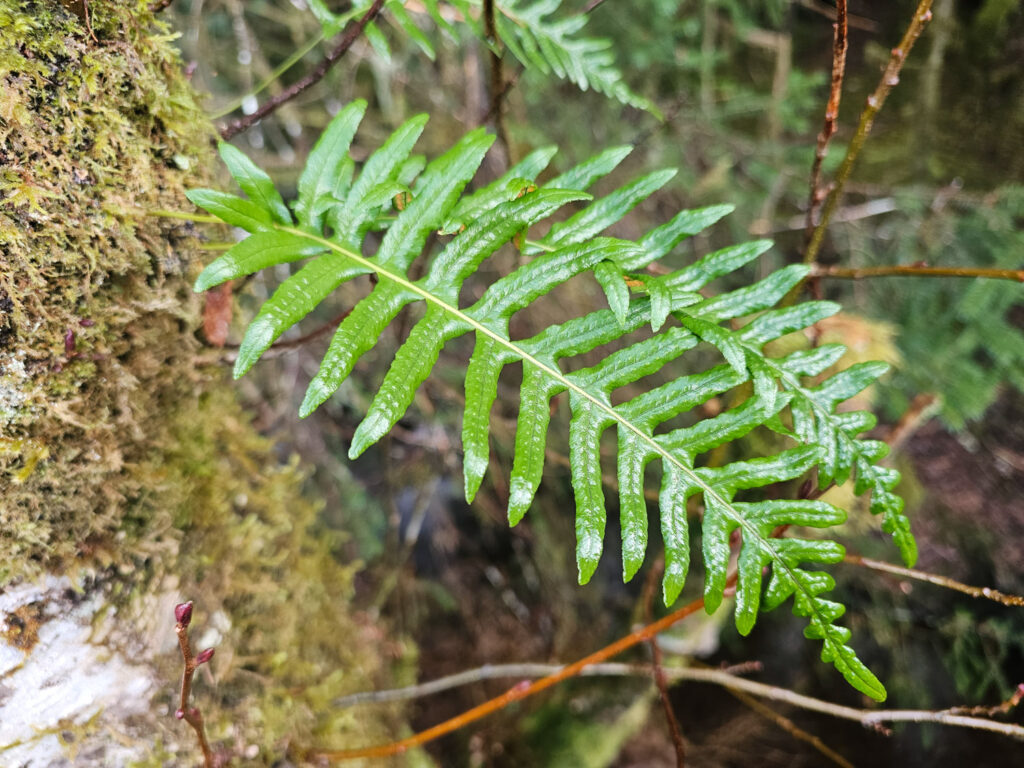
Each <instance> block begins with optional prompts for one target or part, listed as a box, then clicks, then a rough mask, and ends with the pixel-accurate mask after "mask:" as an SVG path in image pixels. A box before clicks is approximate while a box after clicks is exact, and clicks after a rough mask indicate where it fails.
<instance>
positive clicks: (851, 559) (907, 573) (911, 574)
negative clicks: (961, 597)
mask: <svg viewBox="0 0 1024 768" xmlns="http://www.w3.org/2000/svg"><path fill="white" fill-rule="evenodd" d="M843 562H844V563H850V564H852V565H860V566H863V567H865V568H870V569H871V570H873V571H882V572H883V573H891V574H893V575H894V576H904V577H906V578H908V579H915V580H917V581H926V582H928V583H929V584H935V585H936V586H939V587H945V588H946V589H952V590H954V591H956V592H963V593H964V594H965V595H970V596H971V597H984V598H986V599H988V600H992V601H993V602H996V603H1002V604H1003V605H1009V606H1012V607H1015V608H1022V607H1024V597H1021V596H1020V595H1008V594H1006V593H1005V592H1000V591H999V590H997V589H991V588H990V587H972V586H971V585H970V584H964V583H962V582H959V581H956V580H955V579H950V578H947V577H945V576H939V575H938V574H936V573H928V572H927V571H918V570H915V569H914V568H904V567H903V566H900V565H892V564H890V563H886V562H883V561H881V560H872V559H871V558H868V557H860V556H859V555H847V556H846V557H844V558H843Z"/></svg>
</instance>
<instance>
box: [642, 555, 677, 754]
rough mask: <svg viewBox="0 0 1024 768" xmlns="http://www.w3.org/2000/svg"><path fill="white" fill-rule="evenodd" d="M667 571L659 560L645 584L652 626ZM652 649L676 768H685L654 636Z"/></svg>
mask: <svg viewBox="0 0 1024 768" xmlns="http://www.w3.org/2000/svg"><path fill="white" fill-rule="evenodd" d="M664 570H665V561H664V560H663V559H662V558H658V561H657V562H656V563H655V564H654V566H653V567H652V568H651V570H650V571H649V572H648V574H647V580H646V581H645V582H644V590H643V597H642V600H643V604H644V620H645V621H646V622H647V623H648V624H650V623H651V622H653V621H654V596H655V594H656V587H657V586H658V576H660V575H661V573H662V572H663V571H664ZM647 645H648V647H650V649H651V662H652V664H651V667H652V670H651V671H652V672H653V677H654V685H655V686H656V687H657V689H658V698H659V699H660V700H661V708H662V710H663V711H664V713H665V721H666V722H667V723H668V730H669V733H670V734H671V736H672V747H673V748H674V749H675V751H676V766H677V768H684V766H685V765H686V743H685V742H684V741H683V732H682V729H681V728H680V727H679V720H678V719H677V718H676V713H675V712H674V711H673V709H672V700H671V698H669V695H668V678H666V677H665V669H664V667H663V666H662V656H661V646H660V645H658V637H657V636H656V635H655V636H652V637H651V638H650V639H649V640H648V641H647Z"/></svg>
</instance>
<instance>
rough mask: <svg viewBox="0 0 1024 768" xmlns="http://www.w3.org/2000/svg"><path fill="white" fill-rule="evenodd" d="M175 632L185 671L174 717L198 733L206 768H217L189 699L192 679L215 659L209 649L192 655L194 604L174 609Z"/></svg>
mask: <svg viewBox="0 0 1024 768" xmlns="http://www.w3.org/2000/svg"><path fill="white" fill-rule="evenodd" d="M174 618H175V624H174V632H175V634H177V635H178V645H179V646H180V647H181V658H182V660H183V662H184V665H185V666H184V670H183V671H182V674H181V695H180V699H179V705H178V709H177V711H175V713H174V716H175V717H176V718H178V719H179V720H184V721H185V722H186V723H188V724H189V725H190V726H191V727H192V730H193V731H195V733H196V739H197V740H198V741H199V749H200V750H202V753H203V766H204V768H215V766H216V765H217V763H216V760H215V759H214V754H213V750H212V749H210V742H209V741H207V739H206V727H205V726H204V725H203V714H202V712H200V711H199V708H198V707H190V706H189V704H188V699H189V696H190V694H191V693H192V677H193V676H194V675H195V672H196V669H197V668H198V667H199V665H200V664H205V663H207V662H208V661H209V660H210V659H212V658H213V649H212V648H207V649H206V650H205V651H201V652H200V653H199V654H193V653H192V644H191V643H190V642H189V639H188V625H189V624H190V623H191V621H192V602H191V601H189V602H187V603H181V604H180V605H177V606H175V608H174Z"/></svg>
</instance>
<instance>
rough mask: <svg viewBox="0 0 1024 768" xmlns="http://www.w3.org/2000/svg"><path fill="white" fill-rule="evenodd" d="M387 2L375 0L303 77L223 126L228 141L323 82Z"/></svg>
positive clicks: (223, 133)
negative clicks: (325, 76)
mask: <svg viewBox="0 0 1024 768" xmlns="http://www.w3.org/2000/svg"><path fill="white" fill-rule="evenodd" d="M383 6H384V0H373V4H372V5H371V6H370V7H369V8H368V9H367V11H366V13H364V14H363V15H362V17H361V18H360V19H359V20H358V21H356V22H354V23H352V24H350V25H349V26H348V28H347V29H346V30H345V34H344V36H343V37H342V38H341V41H340V42H339V43H338V45H336V46H335V47H334V48H333V49H332V50H331V51H330V52H329V53H328V54H327V55H326V56H325V57H324V58H323V60H322V61H321V62H320V63H319V64H317V65H316V67H314V68H313V71H312V72H310V73H309V74H308V75H306V76H305V77H303V78H302V79H301V80H298V81H296V82H294V83H292V84H291V85H290V86H288V87H287V88H285V89H284V90H283V91H281V93H279V94H277V96H274V97H273V98H272V99H270V100H269V101H267V102H266V103H265V104H264V105H263V106H262V107H260V108H259V109H257V110H256V111H255V112H253V113H252V114H251V115H246V116H245V117H240V118H239V119H237V120H235V121H234V122H232V123H229V124H228V125H226V126H225V127H223V128H222V129H221V131H220V135H221V138H223V139H224V140H225V141H227V140H228V139H230V138H231V137H233V136H235V135H236V134H238V133H241V132H242V131H244V130H246V129H247V128H249V127H250V126H252V125H253V124H254V123H256V122H258V121H260V120H262V119H263V118H264V117H266V116H267V115H269V114H270V113H271V112H273V111H274V110H276V109H277V108H278V107H280V106H281V105H282V104H284V103H285V102H287V101H290V100H291V99H294V98H295V97H296V96H298V95H299V94H300V93H302V92H303V91H305V90H306V89H307V88H310V87H311V86H313V85H316V84H317V83H318V82H320V81H321V80H322V79H323V77H324V75H326V74H327V72H328V71H329V70H330V69H331V67H333V66H334V65H335V64H336V63H337V62H338V60H339V59H341V57H342V56H344V55H345V54H346V53H347V52H348V49H349V48H351V47H352V44H353V43H354V42H355V41H356V40H358V39H359V36H360V35H361V34H363V30H364V29H366V25H367V24H369V23H370V22H371V21H373V20H374V19H375V18H376V17H377V15H378V14H379V13H380V11H381V8H382V7H383Z"/></svg>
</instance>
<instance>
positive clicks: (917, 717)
mask: <svg viewBox="0 0 1024 768" xmlns="http://www.w3.org/2000/svg"><path fill="white" fill-rule="evenodd" d="M691 605H692V604H691ZM687 608H690V606H687ZM666 618H667V617H666ZM662 621H665V620H664V619H662ZM659 623H660V622H659ZM664 628H665V627H662V629H664ZM645 629H646V628H645ZM630 637H632V635H631V636H630ZM624 639H625V638H624ZM619 642H621V641H619ZM616 645H617V644H616ZM601 652H603V651H600V652H599V653H601ZM587 658H590V657H587ZM585 661H586V659H583V660H581V661H579V662H576V663H575V664H572V665H570V666H568V667H566V666H560V665H558V664H509V665H488V666H485V667H480V668H478V669H472V670H467V671H465V672H460V673H459V674H457V675H451V676H449V677H446V678H441V679H440V680H434V681H432V682H430V683H425V684H423V685H419V686H412V687H410V688H403V689H399V690H397V691H379V692H374V693H366V694H356V695H355V696H347V697H346V698H345V699H343V700H342V701H340V702H338V704H337V705H338V706H351V705H353V704H359V703H368V702H382V701H399V700H405V699H411V698H416V697H418V696H421V695H427V694H430V693H436V692H437V691H439V690H446V689H448V688H453V687H455V686H456V685H465V684H467V683H471V682H477V681H480V680H493V679H495V678H504V677H512V678H530V677H540V676H542V675H543V676H544V677H543V678H542V679H541V680H538V682H537V683H535V684H534V685H540V684H542V683H544V681H545V680H548V679H550V678H551V677H552V676H556V675H560V676H561V677H559V679H564V677H569V676H571V675H567V674H565V672H566V671H567V670H573V671H572V673H571V674H580V675H582V676H599V675H602V676H605V675H606V676H626V675H629V676H649V675H650V674H651V669H650V667H648V666H646V665H636V664H591V665H588V666H587V667H586V670H580V669H578V667H579V665H580V664H581V663H583V662H585ZM665 674H666V676H668V677H669V678H670V679H671V680H673V681H677V682H699V683H709V684H711V685H718V686H721V687H723V688H727V689H729V690H731V691H742V692H745V693H749V694H751V695H753V696H757V697H759V698H762V699H768V700H770V701H779V702H782V703H784V704H789V705H791V706H794V707H797V708H799V709H806V710H808V711H811V712H820V713H821V714H825V715H830V716H832V717H837V718H840V719H843V720H852V721H854V722H857V723H860V724H861V725H863V726H865V727H866V728H871V729H873V730H877V731H881V732H883V733H885V732H887V729H886V728H885V727H884V724H885V723H937V724H939V725H947V726H953V727H959V728H970V729H974V730H982V731H990V732H992V733H998V734H1001V735H1003V736H1009V737H1011V738H1014V739H1018V740H1024V726H1020V725H1017V724H1015V723H1001V722H999V721H997V720H989V719H987V718H985V717H974V716H967V715H964V714H962V713H963V712H965V711H970V712H972V713H985V714H988V713H990V712H991V713H993V714H1005V713H1007V712H1009V711H1010V710H1011V709H1012V708H1013V707H1015V706H1017V705H1019V704H1020V702H1021V701H1022V700H1024V691H1022V690H1021V688H1020V687H1018V692H1016V693H1014V695H1013V696H1011V697H1010V699H1008V700H1007V701H1005V702H1003V703H1001V704H999V705H997V706H995V707H979V708H968V709H965V708H963V707H952V708H950V709H942V710H929V709H876V710H873V709H857V708H855V707H847V706H843V705H841V704H833V703H832V702H829V701H823V700H822V699H815V698H813V697H811V696H804V695H803V694H800V693H796V692H794V691H791V690H789V689H788V688H780V687H777V686H774V685H767V684H765V683H759V682H757V681H755V680H747V679H745V678H742V677H738V676H737V675H735V674H734V673H733V672H732V671H730V670H720V669H695V668H693V667H682V668H677V667H670V668H668V669H666V670H665ZM452 681H455V682H452ZM543 687H544V688H547V687H549V686H548V685H544V686H543ZM532 689H533V686H526V685H524V684H523V683H520V684H519V685H517V686H516V687H514V688H512V689H511V690H510V691H509V692H507V693H505V694H503V695H502V696H499V697H498V698H497V699H492V700H491V701H489V702H485V704H483V705H481V707H487V708H488V711H494V708H493V707H492V705H493V703H494V702H496V701H499V700H501V701H502V706H504V705H505V704H507V703H509V701H506V699H509V700H512V701H518V700H520V699H523V698H525V696H526V695H528V692H534V691H533V690H532ZM513 693H514V694H516V695H514V696H510V694H513ZM498 708H500V707H498ZM478 709H480V707H477V708H476V709H474V710H470V712H476V711H477V710H478ZM468 714H469V713H465V714H464V715H460V716H459V717H458V718H455V719H456V720H461V719H462V718H464V717H465V715H468ZM473 719H474V720H475V719H478V718H477V717H474V718H473ZM449 722H451V721H449ZM442 725H447V723H444V724H442ZM431 730H433V729H431ZM448 732H449V731H448V730H446V731H445V733H448ZM424 733H426V732H424ZM422 735H423V734H418V735H417V736H414V737H411V738H410V739H403V740H402V741H401V742H395V743H394V744H386V745H383V746H381V747H373V748H370V749H358V750H347V751H344V752H316V753H312V754H310V755H309V757H322V758H326V759H328V760H335V761H337V760H348V759H354V758H357V757H385V756H388V755H394V754H400V753H402V752H404V751H406V750H408V749H411V748H412V747H413V746H417V745H419V744H422V743H424V741H428V740H429V739H424V740H421V739H420V738H419V737H420V736H422ZM439 735H441V734H434V735H433V736H432V738H436V736H439Z"/></svg>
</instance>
